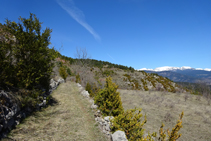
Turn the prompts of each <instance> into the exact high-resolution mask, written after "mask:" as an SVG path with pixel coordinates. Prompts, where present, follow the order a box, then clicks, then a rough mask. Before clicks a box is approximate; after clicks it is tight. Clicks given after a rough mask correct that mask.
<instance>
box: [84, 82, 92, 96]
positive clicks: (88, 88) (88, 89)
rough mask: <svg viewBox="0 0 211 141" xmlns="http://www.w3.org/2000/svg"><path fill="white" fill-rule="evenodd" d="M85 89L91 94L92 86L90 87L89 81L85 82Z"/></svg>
mask: <svg viewBox="0 0 211 141" xmlns="http://www.w3.org/2000/svg"><path fill="white" fill-rule="evenodd" d="M85 89H86V91H88V92H89V94H91V93H92V87H91V85H90V84H89V82H87V83H86V88H85Z"/></svg>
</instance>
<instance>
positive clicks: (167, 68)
mask: <svg viewBox="0 0 211 141" xmlns="http://www.w3.org/2000/svg"><path fill="white" fill-rule="evenodd" d="M139 70H144V71H156V72H160V71H177V70H204V71H211V69H208V68H206V69H202V68H191V67H189V66H183V67H169V66H164V67H158V68H155V69H147V68H142V69H139Z"/></svg>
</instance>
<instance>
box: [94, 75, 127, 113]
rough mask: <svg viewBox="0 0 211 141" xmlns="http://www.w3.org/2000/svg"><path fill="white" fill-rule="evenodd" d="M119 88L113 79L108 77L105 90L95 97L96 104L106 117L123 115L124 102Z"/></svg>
mask: <svg viewBox="0 0 211 141" xmlns="http://www.w3.org/2000/svg"><path fill="white" fill-rule="evenodd" d="M117 88H118V86H117V85H116V84H115V83H113V82H112V78H111V77H108V78H106V85H105V88H104V89H102V90H100V91H99V92H98V93H97V95H96V97H95V103H96V104H97V105H98V106H99V109H100V110H101V111H102V113H103V115H104V116H118V115H119V114H121V113H123V107H122V101H121V98H120V96H119V92H117Z"/></svg>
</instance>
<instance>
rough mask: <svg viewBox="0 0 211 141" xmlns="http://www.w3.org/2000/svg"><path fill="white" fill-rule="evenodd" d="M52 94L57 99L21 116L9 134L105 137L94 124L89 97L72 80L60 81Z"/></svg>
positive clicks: (52, 139)
mask: <svg viewBox="0 0 211 141" xmlns="http://www.w3.org/2000/svg"><path fill="white" fill-rule="evenodd" d="M52 96H53V97H54V98H55V99H56V100H57V101H58V103H57V104H56V105H54V106H49V107H48V108H46V109H43V110H41V111H40V112H36V113H34V114H33V115H32V116H30V117H28V118H27V119H25V120H24V122H23V123H22V124H20V125H19V126H18V127H17V128H16V129H14V130H13V131H11V133H10V135H9V137H10V138H12V139H15V140H20V141H24V140H25V141H40V140H46V141H74V140H77V141H79V140H81V141H84V140H87V141H103V140H108V139H107V138H106V137H105V135H104V134H103V133H102V132H101V131H100V130H99V128H98V126H97V124H95V120H94V113H93V111H92V110H91V108H90V103H89V101H88V100H87V99H86V98H84V97H83V96H82V95H80V94H79V91H78V88H77V86H76V84H75V83H72V82H67V83H63V84H61V85H60V86H59V87H58V89H57V90H55V91H54V92H53V94H52Z"/></svg>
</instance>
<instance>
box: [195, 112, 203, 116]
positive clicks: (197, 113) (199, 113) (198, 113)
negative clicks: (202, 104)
mask: <svg viewBox="0 0 211 141" xmlns="http://www.w3.org/2000/svg"><path fill="white" fill-rule="evenodd" d="M194 114H196V115H198V116H201V115H202V113H201V112H199V111H195V112H194Z"/></svg>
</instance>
